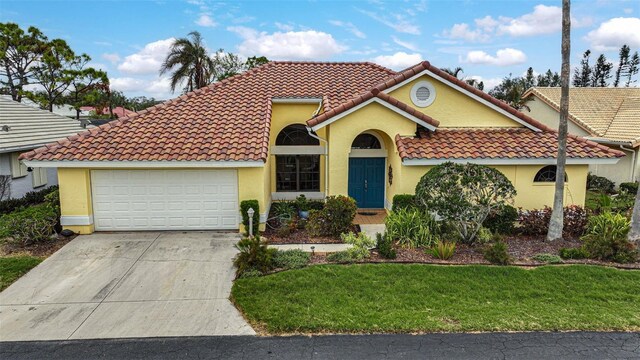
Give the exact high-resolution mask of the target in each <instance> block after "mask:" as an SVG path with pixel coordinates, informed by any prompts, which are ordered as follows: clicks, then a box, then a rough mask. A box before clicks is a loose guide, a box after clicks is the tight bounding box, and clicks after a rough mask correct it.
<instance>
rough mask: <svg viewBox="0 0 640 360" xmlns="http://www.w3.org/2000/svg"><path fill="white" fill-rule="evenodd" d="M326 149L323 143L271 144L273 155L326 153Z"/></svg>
mask: <svg viewBox="0 0 640 360" xmlns="http://www.w3.org/2000/svg"><path fill="white" fill-rule="evenodd" d="M324 154H325V149H324V146H322V145H317V146H316V145H302V146H297V145H296V146H287V145H273V146H271V155H324Z"/></svg>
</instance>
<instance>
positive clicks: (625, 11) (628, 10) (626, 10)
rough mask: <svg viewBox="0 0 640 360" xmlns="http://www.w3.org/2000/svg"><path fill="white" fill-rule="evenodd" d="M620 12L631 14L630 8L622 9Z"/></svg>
mask: <svg viewBox="0 0 640 360" xmlns="http://www.w3.org/2000/svg"><path fill="white" fill-rule="evenodd" d="M622 11H624V13H625V14H631V13H632V12H633V9H632V8H624V9H623V10H622Z"/></svg>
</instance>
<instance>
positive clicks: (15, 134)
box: [0, 96, 85, 198]
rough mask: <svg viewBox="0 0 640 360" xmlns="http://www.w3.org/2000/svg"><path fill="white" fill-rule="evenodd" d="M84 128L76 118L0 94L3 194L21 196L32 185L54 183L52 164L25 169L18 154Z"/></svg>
mask: <svg viewBox="0 0 640 360" xmlns="http://www.w3.org/2000/svg"><path fill="white" fill-rule="evenodd" d="M84 130H85V129H83V128H82V127H81V126H80V123H79V122H78V121H76V120H73V119H70V118H68V117H64V116H60V115H57V114H55V113H50V112H48V111H45V110H40V109H35V108H33V107H31V106H28V105H25V104H22V103H19V102H16V101H13V100H11V98H10V97H5V96H0V177H2V180H3V183H4V182H5V181H7V180H8V184H9V191H7V192H6V193H5V194H4V197H5V198H20V197H22V196H24V194H26V193H27V192H29V191H33V190H34V189H38V188H41V187H45V186H50V185H56V184H57V183H58V178H57V174H56V169H55V168H51V167H47V168H42V167H32V168H31V171H28V169H27V167H26V166H25V165H24V164H22V163H20V161H19V160H18V156H19V155H20V154H21V153H23V152H25V151H29V150H32V149H35V148H37V147H40V146H42V145H44V144H48V143H51V142H52V141H56V140H58V139H64V138H65V137H67V136H70V135H73V134H76V133H78V132H80V131H84Z"/></svg>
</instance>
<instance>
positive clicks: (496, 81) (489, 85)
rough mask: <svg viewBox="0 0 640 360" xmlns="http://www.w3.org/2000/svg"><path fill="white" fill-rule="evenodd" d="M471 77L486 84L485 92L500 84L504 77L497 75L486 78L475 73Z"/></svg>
mask: <svg viewBox="0 0 640 360" xmlns="http://www.w3.org/2000/svg"><path fill="white" fill-rule="evenodd" d="M469 78H470V79H474V80H476V81H477V82H481V81H482V83H483V84H484V89H483V91H484V92H489V90H491V89H493V88H494V87H496V86H498V84H500V83H501V82H502V78H499V77H495V78H484V77H482V76H479V75H474V76H469Z"/></svg>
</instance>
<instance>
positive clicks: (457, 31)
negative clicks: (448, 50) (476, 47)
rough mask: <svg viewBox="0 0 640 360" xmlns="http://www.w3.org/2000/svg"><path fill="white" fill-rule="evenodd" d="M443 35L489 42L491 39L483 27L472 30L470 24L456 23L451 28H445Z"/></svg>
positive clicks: (471, 40)
mask: <svg viewBox="0 0 640 360" xmlns="http://www.w3.org/2000/svg"><path fill="white" fill-rule="evenodd" d="M442 35H443V36H445V37H448V38H450V39H462V40H465V41H470V42H487V41H489V40H490V39H491V36H489V34H487V33H485V32H484V31H483V30H481V29H475V30H471V27H470V26H469V24H465V23H462V24H455V25H453V26H452V27H451V29H450V30H445V31H444V32H443V33H442Z"/></svg>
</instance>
